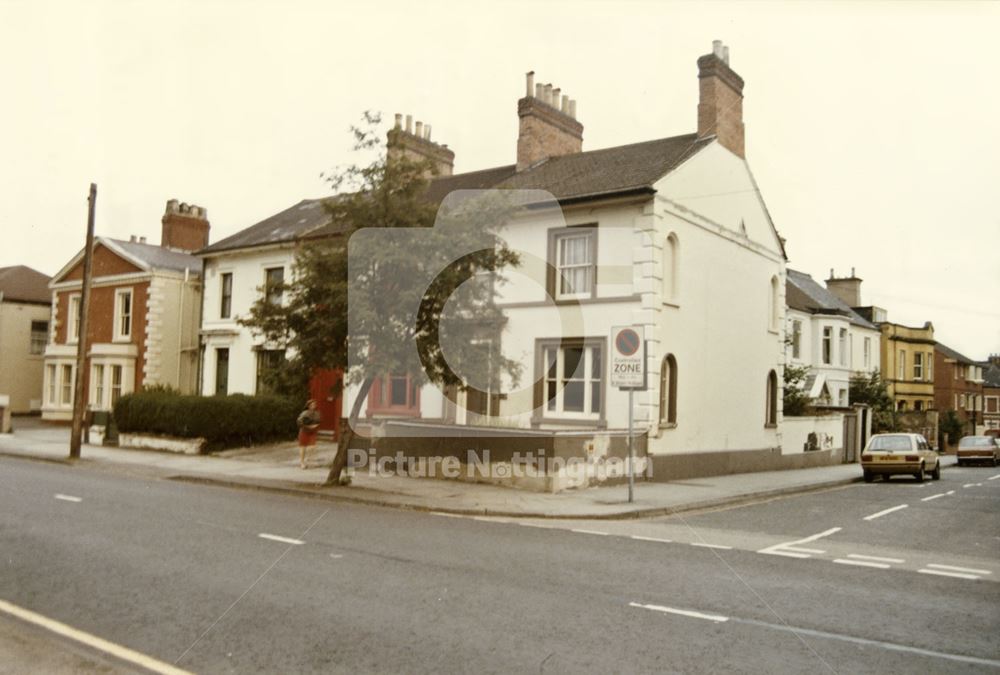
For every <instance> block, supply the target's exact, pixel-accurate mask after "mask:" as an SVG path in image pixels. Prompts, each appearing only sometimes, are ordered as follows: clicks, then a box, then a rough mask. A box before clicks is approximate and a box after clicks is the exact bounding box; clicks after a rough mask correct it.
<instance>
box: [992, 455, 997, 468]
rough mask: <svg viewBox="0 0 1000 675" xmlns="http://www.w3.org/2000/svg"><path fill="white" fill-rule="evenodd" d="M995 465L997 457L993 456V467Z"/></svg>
mask: <svg viewBox="0 0 1000 675" xmlns="http://www.w3.org/2000/svg"><path fill="white" fill-rule="evenodd" d="M996 465H997V456H996V455H993V466H996Z"/></svg>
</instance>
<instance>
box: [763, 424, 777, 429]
mask: <svg viewBox="0 0 1000 675" xmlns="http://www.w3.org/2000/svg"><path fill="white" fill-rule="evenodd" d="M764 428H765V429H777V428H778V425H777V424H765V425H764Z"/></svg>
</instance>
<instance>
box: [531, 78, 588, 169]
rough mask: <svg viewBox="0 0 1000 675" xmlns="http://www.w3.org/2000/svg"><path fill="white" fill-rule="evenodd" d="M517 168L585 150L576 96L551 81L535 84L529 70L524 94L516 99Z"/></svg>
mask: <svg viewBox="0 0 1000 675" xmlns="http://www.w3.org/2000/svg"><path fill="white" fill-rule="evenodd" d="M517 116H518V118H520V126H519V129H518V134H517V170H518V171H523V170H524V169H527V168H528V167H530V166H533V165H535V164H537V163H538V162H541V161H542V160H545V159H548V158H549V157H558V156H560V155H571V154H573V153H577V152H580V151H582V150H583V125H582V124H580V123H579V122H578V121H577V119H576V100H575V99H574V100H571V99H570V97H569V96H566V95H565V94H563V93H562V90H561V89H559V88H558V87H555V88H554V87H553V86H552V85H551V84H545V85H543V84H535V72H534V71H531V72H530V73H528V74H527V87H526V90H525V95H524V98H522V99H521V100H519V101H518V102H517Z"/></svg>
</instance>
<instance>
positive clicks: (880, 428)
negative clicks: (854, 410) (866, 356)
mask: <svg viewBox="0 0 1000 675" xmlns="http://www.w3.org/2000/svg"><path fill="white" fill-rule="evenodd" d="M850 399H851V402H852V403H864V404H866V405H868V406H869V407H870V408H871V410H872V433H876V434H880V433H885V432H889V431H896V412H895V410H894V408H893V404H892V398H891V397H890V396H889V391H888V389H887V388H886V383H885V380H883V379H882V376H881V375H880V374H879V373H878V372H877V371H876V372H873V373H872V374H871V375H865V374H864V373H855V374H854V375H852V376H851V383H850Z"/></svg>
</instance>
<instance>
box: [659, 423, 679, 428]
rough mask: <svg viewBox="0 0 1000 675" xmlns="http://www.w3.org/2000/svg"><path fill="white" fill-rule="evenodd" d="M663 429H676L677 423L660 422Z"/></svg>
mask: <svg viewBox="0 0 1000 675" xmlns="http://www.w3.org/2000/svg"><path fill="white" fill-rule="evenodd" d="M660 428H661V429H676V428H677V422H660Z"/></svg>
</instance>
